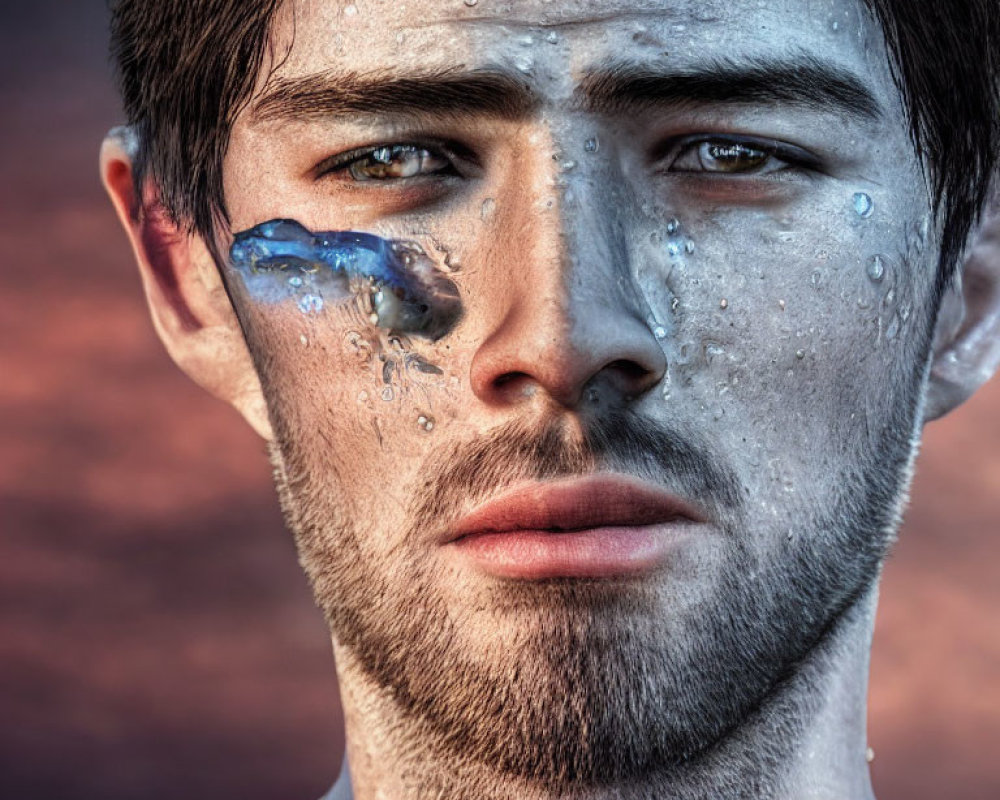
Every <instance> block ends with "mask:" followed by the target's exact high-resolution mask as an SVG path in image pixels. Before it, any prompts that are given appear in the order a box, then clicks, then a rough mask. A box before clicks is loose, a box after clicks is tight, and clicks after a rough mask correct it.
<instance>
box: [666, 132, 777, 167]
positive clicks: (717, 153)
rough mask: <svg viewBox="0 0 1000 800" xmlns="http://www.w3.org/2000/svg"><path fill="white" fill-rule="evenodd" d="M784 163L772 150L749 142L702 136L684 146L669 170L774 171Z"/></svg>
mask: <svg viewBox="0 0 1000 800" xmlns="http://www.w3.org/2000/svg"><path fill="white" fill-rule="evenodd" d="M784 166H787V164H786V163H785V162H783V161H781V160H780V159H777V158H774V157H773V155H772V153H771V152H770V151H769V150H765V149H763V148H762V147H758V146H755V145H754V144H751V143H749V142H733V141H718V140H715V141H713V140H702V141H699V142H691V143H690V144H689V145H688V146H687V147H685V148H684V149H683V150H681V152H680V154H679V155H678V156H677V158H676V159H675V160H674V162H673V163H672V164H671V165H670V171H671V172H715V173H725V174H740V173H758V172H773V171H775V170H776V169H780V168H781V167H784Z"/></svg>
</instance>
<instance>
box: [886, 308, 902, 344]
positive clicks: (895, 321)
mask: <svg viewBox="0 0 1000 800" xmlns="http://www.w3.org/2000/svg"><path fill="white" fill-rule="evenodd" d="M898 335H899V315H898V314H893V315H892V321H891V322H890V323H889V327H888V328H887V329H886V332H885V338H886V339H888V340H889V341H890V342H891V341H892V340H893V339H895V338H896V336H898Z"/></svg>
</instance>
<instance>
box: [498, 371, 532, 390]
mask: <svg viewBox="0 0 1000 800" xmlns="http://www.w3.org/2000/svg"><path fill="white" fill-rule="evenodd" d="M527 377H528V373H527V372H505V373H504V374H503V375H501V376H500V377H498V378H497V379H496V380H494V381H493V384H494V386H496V387H497V388H500V387H502V386H506V385H507V384H508V383H513V382H515V381H523V380H524V379H525V378H527Z"/></svg>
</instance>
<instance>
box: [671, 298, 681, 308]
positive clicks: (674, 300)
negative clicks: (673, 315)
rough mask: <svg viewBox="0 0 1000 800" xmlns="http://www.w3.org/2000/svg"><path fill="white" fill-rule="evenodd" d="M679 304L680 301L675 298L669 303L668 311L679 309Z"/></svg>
mask: <svg viewBox="0 0 1000 800" xmlns="http://www.w3.org/2000/svg"><path fill="white" fill-rule="evenodd" d="M680 304H681V299H680V298H679V297H675V298H674V299H673V300H671V301H670V310H671V311H676V310H677V309H678V308H679V307H680Z"/></svg>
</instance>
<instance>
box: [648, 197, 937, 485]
mask: <svg viewBox="0 0 1000 800" xmlns="http://www.w3.org/2000/svg"><path fill="white" fill-rule="evenodd" d="M919 218H920V217H919V215H918V212H917V210H916V208H903V207H900V206H893V205H892V204H891V202H890V201H880V199H879V198H877V197H876V198H871V197H868V196H867V195H865V196H863V197H855V193H853V192H851V191H843V190H841V191H838V193H837V195H836V196H832V195H831V196H828V197H823V198H820V199H819V200H818V201H816V202H814V203H812V204H810V205H809V206H807V207H804V208H799V209H796V210H795V211H794V212H789V211H787V210H783V211H775V212H771V211H767V212H764V211H753V212H751V211H748V210H747V209H739V210H715V211H713V212H712V213H706V214H704V216H701V217H699V216H697V215H691V216H690V218H687V219H685V218H684V217H683V216H681V215H678V218H677V220H676V221H671V222H669V223H667V224H666V225H664V226H662V227H661V228H660V229H659V230H658V231H657V232H655V234H658V235H654V236H653V245H652V250H651V252H650V253H649V254H648V257H646V258H643V259H640V263H644V264H646V265H647V269H646V275H645V276H644V281H643V283H644V286H643V288H644V290H645V292H646V294H647V297H648V298H649V300H650V304H651V306H652V308H653V309H654V311H655V313H656V317H657V323H658V324H659V328H658V331H657V335H658V337H659V338H662V340H663V346H664V348H665V350H666V352H667V358H668V362H669V363H670V369H669V377H668V379H667V381H666V382H665V384H664V388H663V398H665V402H666V406H667V408H668V409H671V410H672V411H674V412H676V414H679V415H681V416H683V417H688V418H689V422H690V424H691V425H692V426H693V427H699V428H702V429H704V428H705V427H706V426H707V427H708V428H709V429H710V430H713V431H714V432H715V435H716V436H717V437H718V439H719V440H720V446H722V447H724V448H725V449H726V450H728V451H729V452H730V453H732V454H733V457H734V458H735V459H737V460H741V459H742V460H745V462H746V463H745V464H744V467H745V472H746V474H747V475H748V476H749V479H750V481H751V482H752V481H754V480H758V479H761V478H762V475H763V472H766V470H764V469H763V468H764V467H766V466H767V464H768V462H771V463H775V462H780V463H781V464H783V465H784V466H781V467H780V468H776V471H778V472H782V471H784V472H788V473H792V474H803V471H805V474H808V471H810V470H813V471H815V469H816V467H817V465H818V464H820V463H824V464H825V465H826V466H829V465H830V459H831V458H835V457H836V456H835V455H834V454H836V453H843V452H845V449H850V447H855V448H856V447H864V446H865V445H866V444H867V441H866V437H872V436H874V435H875V434H876V433H877V428H878V426H879V425H880V424H881V423H882V422H883V421H885V420H888V419H891V418H892V419H895V418H898V414H897V411H898V407H899V405H900V403H905V402H907V401H909V400H910V399H912V395H913V393H914V391H915V386H914V383H915V381H914V379H913V376H914V374H915V373H917V374H918V373H919V369H918V370H914V364H915V362H916V361H917V360H918V359H919V358H920V354H921V352H922V348H923V347H924V345H925V343H926V330H927V327H928V313H927V312H926V311H921V312H920V313H916V312H915V311H914V309H921V310H922V309H925V308H927V307H928V303H929V300H930V297H931V294H932V288H933V276H934V266H933V265H931V264H929V263H927V262H928V259H927V257H926V254H927V253H928V252H929V249H928V248H927V247H926V246H925V245H923V244H921V235H920V231H919V230H915V229H914V228H912V227H905V226H903V225H901V224H899V223H897V222H895V221H896V220H912V219H919ZM924 238H926V232H925V236H924ZM654 278H655V280H654ZM907 394H908V395H909V397H904V395H907ZM663 398H661V399H663ZM848 445H849V446H850V447H848ZM786 482H787V481H786Z"/></svg>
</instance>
